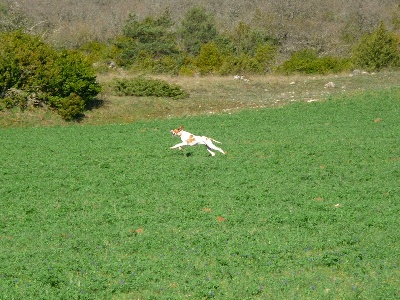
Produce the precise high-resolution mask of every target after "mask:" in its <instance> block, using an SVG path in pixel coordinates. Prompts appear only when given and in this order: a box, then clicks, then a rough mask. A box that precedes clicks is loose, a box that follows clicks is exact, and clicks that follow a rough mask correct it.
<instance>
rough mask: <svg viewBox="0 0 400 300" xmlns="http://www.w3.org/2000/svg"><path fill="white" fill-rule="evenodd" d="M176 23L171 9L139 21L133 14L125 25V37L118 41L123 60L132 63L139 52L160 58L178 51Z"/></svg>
mask: <svg viewBox="0 0 400 300" xmlns="http://www.w3.org/2000/svg"><path fill="white" fill-rule="evenodd" d="M173 25H174V23H173V21H172V19H171V17H170V13H169V11H168V10H167V11H165V12H164V14H163V15H161V16H160V17H158V18H152V17H147V18H145V19H144V20H143V21H141V22H140V21H139V20H138V18H137V16H136V15H135V14H131V15H130V16H129V18H128V20H127V22H126V24H125V26H124V29H123V33H124V38H123V39H120V40H119V42H118V41H117V46H119V47H120V48H121V51H122V57H123V60H124V61H125V62H126V63H132V62H133V61H134V60H135V59H136V58H137V56H138V54H139V53H146V54H148V55H151V56H152V57H153V58H160V57H162V56H165V55H171V54H174V53H177V52H178V48H177V45H176V39H175V33H174V32H173V31H172V29H171V28H172V26H173Z"/></svg>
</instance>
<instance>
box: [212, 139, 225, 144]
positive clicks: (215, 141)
mask: <svg viewBox="0 0 400 300" xmlns="http://www.w3.org/2000/svg"><path fill="white" fill-rule="evenodd" d="M210 140H212V141H213V142H216V143H218V144H222V143H221V142H218V141H217V140H214V139H212V138H210Z"/></svg>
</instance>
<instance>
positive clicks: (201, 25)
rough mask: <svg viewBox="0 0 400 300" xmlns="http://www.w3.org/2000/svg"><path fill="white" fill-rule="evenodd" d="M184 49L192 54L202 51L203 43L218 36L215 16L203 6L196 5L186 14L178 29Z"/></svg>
mask: <svg viewBox="0 0 400 300" xmlns="http://www.w3.org/2000/svg"><path fill="white" fill-rule="evenodd" d="M178 34H179V37H180V40H181V43H182V47H183V50H184V51H186V52H187V53H189V54H191V55H198V54H199V53H200V48H201V45H203V44H207V43H209V42H212V41H213V40H214V39H215V38H216V37H217V28H216V27H215V22H214V18H213V17H212V16H211V15H210V14H208V13H207V12H206V10H205V9H204V8H202V7H194V8H192V9H191V10H189V11H188V12H187V13H186V15H185V16H184V18H183V20H182V23H181V26H180V28H179V31H178Z"/></svg>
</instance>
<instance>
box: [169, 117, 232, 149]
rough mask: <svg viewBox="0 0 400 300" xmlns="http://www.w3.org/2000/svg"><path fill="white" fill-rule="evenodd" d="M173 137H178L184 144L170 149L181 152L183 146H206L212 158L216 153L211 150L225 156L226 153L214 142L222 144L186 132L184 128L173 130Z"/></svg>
mask: <svg viewBox="0 0 400 300" xmlns="http://www.w3.org/2000/svg"><path fill="white" fill-rule="evenodd" d="M170 132H171V133H172V135H177V136H179V137H180V138H181V140H182V143H179V144H176V145H175V146H173V147H170V149H176V148H179V150H182V147H183V146H195V145H206V147H207V151H208V152H210V154H211V155H212V156H215V153H214V152H213V151H211V150H215V151H219V152H221V153H222V154H225V153H226V152H225V151H224V150H222V149H221V148H219V147H217V146H215V145H214V144H213V142H216V143H220V144H221V142H218V141H216V140H214V139H212V138H209V137H206V136H198V135H194V134H191V133H190V132H187V131H184V130H183V126H182V125H181V126H179V127H178V129H173V130H171V131H170Z"/></svg>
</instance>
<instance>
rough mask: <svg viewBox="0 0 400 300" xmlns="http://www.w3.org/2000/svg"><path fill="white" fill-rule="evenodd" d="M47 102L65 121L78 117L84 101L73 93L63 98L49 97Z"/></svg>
mask: <svg viewBox="0 0 400 300" xmlns="http://www.w3.org/2000/svg"><path fill="white" fill-rule="evenodd" d="M49 104H50V105H51V107H53V108H56V109H57V111H58V114H59V115H60V116H61V117H62V118H63V119H64V120H66V121H70V120H72V119H75V118H77V117H79V116H80V115H82V111H83V110H84V109H85V101H84V100H83V99H82V98H81V97H80V96H78V95H77V94H75V93H71V94H70V95H69V96H68V97H63V98H61V97H50V98H49Z"/></svg>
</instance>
